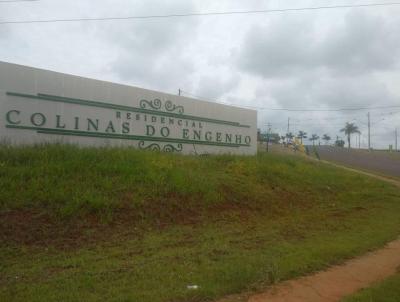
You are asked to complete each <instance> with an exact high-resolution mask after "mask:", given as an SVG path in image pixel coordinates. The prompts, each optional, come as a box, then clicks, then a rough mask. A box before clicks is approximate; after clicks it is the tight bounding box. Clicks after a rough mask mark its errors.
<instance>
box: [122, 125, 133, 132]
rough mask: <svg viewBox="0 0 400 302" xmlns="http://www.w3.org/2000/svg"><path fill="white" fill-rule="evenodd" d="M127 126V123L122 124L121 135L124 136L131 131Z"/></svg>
mask: <svg viewBox="0 0 400 302" xmlns="http://www.w3.org/2000/svg"><path fill="white" fill-rule="evenodd" d="M129 126H130V124H129V123H128V122H124V123H122V133H124V134H126V133H129V132H130V131H131V129H130V127H129Z"/></svg>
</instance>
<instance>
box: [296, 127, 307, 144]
mask: <svg viewBox="0 0 400 302" xmlns="http://www.w3.org/2000/svg"><path fill="white" fill-rule="evenodd" d="M297 138H298V139H300V143H301V144H303V138H307V133H306V132H304V131H301V130H300V131H299V133H298V134H297Z"/></svg>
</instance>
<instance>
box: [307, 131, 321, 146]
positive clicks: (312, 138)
mask: <svg viewBox="0 0 400 302" xmlns="http://www.w3.org/2000/svg"><path fill="white" fill-rule="evenodd" d="M309 140H310V141H312V145H313V146H315V141H316V140H319V136H318V135H316V134H313V135H311V137H310V138H309Z"/></svg>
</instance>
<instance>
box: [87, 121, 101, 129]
mask: <svg viewBox="0 0 400 302" xmlns="http://www.w3.org/2000/svg"><path fill="white" fill-rule="evenodd" d="M87 122H88V125H87V130H88V131H90V129H91V128H93V129H94V130H96V131H99V120H98V119H96V122H93V120H92V119H90V118H88V119H87Z"/></svg>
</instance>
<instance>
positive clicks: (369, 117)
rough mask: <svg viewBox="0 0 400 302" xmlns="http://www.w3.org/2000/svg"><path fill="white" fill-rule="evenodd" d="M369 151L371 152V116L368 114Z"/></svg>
mask: <svg viewBox="0 0 400 302" xmlns="http://www.w3.org/2000/svg"><path fill="white" fill-rule="evenodd" d="M368 151H371V115H370V113H369V112H368Z"/></svg>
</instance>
